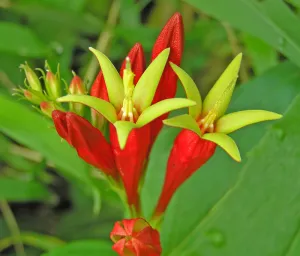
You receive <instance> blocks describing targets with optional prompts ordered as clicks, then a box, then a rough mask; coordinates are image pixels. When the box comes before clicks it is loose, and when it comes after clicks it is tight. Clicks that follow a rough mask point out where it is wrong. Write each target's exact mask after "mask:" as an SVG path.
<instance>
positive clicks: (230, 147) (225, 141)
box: [203, 133, 241, 162]
mask: <svg viewBox="0 0 300 256" xmlns="http://www.w3.org/2000/svg"><path fill="white" fill-rule="evenodd" d="M203 139H205V140H209V141H212V142H214V143H216V144H217V145H218V146H220V147H221V148H222V149H224V150H225V151H226V153H227V154H228V155H229V156H231V157H232V158H233V159H234V160H235V161H237V162H240V161H241V155H240V151H239V149H238V147H237V145H236V143H235V142H234V140H233V139H232V138H230V137H229V136H228V135H226V134H224V133H206V134H204V135H203Z"/></svg>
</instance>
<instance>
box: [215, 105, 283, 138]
mask: <svg viewBox="0 0 300 256" xmlns="http://www.w3.org/2000/svg"><path fill="white" fill-rule="evenodd" d="M281 117H282V115H280V114H277V113H274V112H270V111H265V110H244V111H238V112H234V113H230V114H227V115H225V116H222V117H221V118H220V119H219V120H218V121H217V123H216V132H221V133H226V134H227V133H231V132H234V131H236V130H238V129H240V128H242V127H245V126H247V125H250V124H255V123H259V122H263V121H268V120H276V119H280V118H281Z"/></svg>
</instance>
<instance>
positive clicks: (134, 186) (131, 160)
mask: <svg viewBox="0 0 300 256" xmlns="http://www.w3.org/2000/svg"><path fill="white" fill-rule="evenodd" d="M110 141H111V145H112V148H113V152H114V156H115V161H116V165H117V168H118V170H119V174H120V176H121V178H122V181H123V184H124V187H125V190H126V194H127V200H128V204H129V205H133V206H135V208H136V209H135V210H136V211H139V193H138V188H139V182H140V180H141V177H142V175H143V171H144V167H145V164H146V161H147V157H148V151H149V146H150V126H149V125H146V126H143V127H142V128H136V129H133V130H132V131H131V132H130V134H129V136H128V139H127V142H126V145H125V148H124V149H123V150H122V149H120V145H119V141H118V136H117V133H116V129H115V127H114V126H113V125H110Z"/></svg>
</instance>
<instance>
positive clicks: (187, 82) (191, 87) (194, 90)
mask: <svg viewBox="0 0 300 256" xmlns="http://www.w3.org/2000/svg"><path fill="white" fill-rule="evenodd" d="M170 65H171V67H172V69H173V70H174V72H175V73H176V74H177V76H178V77H179V79H180V81H181V83H182V85H183V87H184V90H185V93H186V96H187V98H188V99H190V100H193V101H195V102H196V103H197V105H196V106H193V107H189V114H190V115H191V116H192V117H193V118H195V119H196V118H198V117H199V115H200V114H201V110H202V99H201V95H200V92H199V90H198V87H197V85H196V84H195V82H194V81H193V79H192V78H191V77H190V76H189V75H188V74H187V73H186V72H185V71H184V70H183V69H181V68H180V67H178V66H177V65H175V64H174V63H170Z"/></svg>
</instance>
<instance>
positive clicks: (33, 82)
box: [20, 63, 42, 92]
mask: <svg viewBox="0 0 300 256" xmlns="http://www.w3.org/2000/svg"><path fill="white" fill-rule="evenodd" d="M20 68H22V69H23V70H24V71H25V75H26V79H27V82H28V85H29V86H30V88H31V89H33V90H35V91H38V92H41V91H42V86H41V83H40V80H39V78H38V77H37V75H36V73H35V72H34V71H33V70H32V69H31V68H30V67H29V65H28V64H27V63H25V64H22V65H21V66H20Z"/></svg>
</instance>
